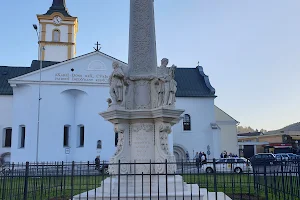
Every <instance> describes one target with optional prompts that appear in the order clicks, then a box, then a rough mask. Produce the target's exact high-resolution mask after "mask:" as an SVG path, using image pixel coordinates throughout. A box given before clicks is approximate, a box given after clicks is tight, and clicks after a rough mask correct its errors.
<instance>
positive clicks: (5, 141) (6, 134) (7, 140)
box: [3, 128, 12, 147]
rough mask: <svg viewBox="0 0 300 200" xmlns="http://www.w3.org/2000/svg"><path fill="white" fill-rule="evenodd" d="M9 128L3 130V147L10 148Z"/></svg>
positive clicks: (10, 131)
mask: <svg viewBox="0 0 300 200" xmlns="http://www.w3.org/2000/svg"><path fill="white" fill-rule="evenodd" d="M11 133H12V129H11V128H5V129H4V137H3V147H11Z"/></svg>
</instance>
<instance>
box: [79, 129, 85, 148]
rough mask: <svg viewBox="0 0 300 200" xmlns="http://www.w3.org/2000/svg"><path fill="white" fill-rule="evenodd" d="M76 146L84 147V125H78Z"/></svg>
mask: <svg viewBox="0 0 300 200" xmlns="http://www.w3.org/2000/svg"><path fill="white" fill-rule="evenodd" d="M78 147H84V125H78Z"/></svg>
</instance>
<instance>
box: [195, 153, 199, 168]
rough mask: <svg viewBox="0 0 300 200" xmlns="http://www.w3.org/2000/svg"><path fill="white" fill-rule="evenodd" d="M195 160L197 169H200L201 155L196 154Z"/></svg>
mask: <svg viewBox="0 0 300 200" xmlns="http://www.w3.org/2000/svg"><path fill="white" fill-rule="evenodd" d="M194 159H195V160H196V167H197V168H198V169H199V164H200V158H199V153H198V152H196V155H195V157H194Z"/></svg>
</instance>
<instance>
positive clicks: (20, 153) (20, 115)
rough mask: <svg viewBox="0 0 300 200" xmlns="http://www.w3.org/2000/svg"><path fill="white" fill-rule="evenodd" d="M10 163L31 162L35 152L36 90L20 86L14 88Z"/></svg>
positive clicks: (27, 86)
mask: <svg viewBox="0 0 300 200" xmlns="http://www.w3.org/2000/svg"><path fill="white" fill-rule="evenodd" d="M13 90H14V95H13V112H12V113H13V127H12V147H11V161H17V162H26V161H27V160H30V161H33V160H34V158H35V150H36V131H37V113H38V112H37V109H38V90H37V87H35V88H34V87H31V86H29V85H22V86H18V87H14V88H13ZM22 126H24V127H25V144H24V147H22V146H21V130H22V129H21V127H22Z"/></svg>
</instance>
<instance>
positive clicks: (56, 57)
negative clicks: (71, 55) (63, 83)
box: [45, 45, 68, 61]
mask: <svg viewBox="0 0 300 200" xmlns="http://www.w3.org/2000/svg"><path fill="white" fill-rule="evenodd" d="M45 51H46V52H45V60H46V61H65V60H67V59H68V46H65V45H61V46H59V45H46V46H45Z"/></svg>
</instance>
